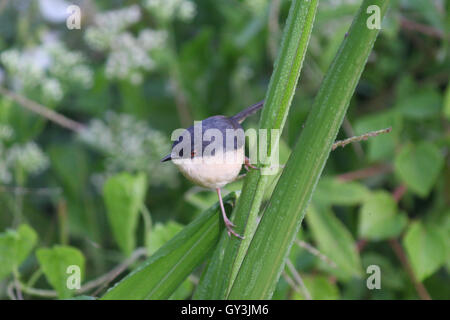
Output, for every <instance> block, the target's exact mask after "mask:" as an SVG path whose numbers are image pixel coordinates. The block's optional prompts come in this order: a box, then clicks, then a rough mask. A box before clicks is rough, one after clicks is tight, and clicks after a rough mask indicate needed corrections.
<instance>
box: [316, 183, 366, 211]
mask: <svg viewBox="0 0 450 320" xmlns="http://www.w3.org/2000/svg"><path fill="white" fill-rule="evenodd" d="M369 195H370V191H369V190H368V189H367V188H366V187H365V186H364V185H363V184H361V183H359V182H343V181H339V180H338V179H336V178H330V177H324V178H322V179H320V180H319V183H318V184H317V189H316V191H315V193H314V197H313V199H314V202H315V203H320V204H321V205H326V204H330V205H343V206H351V205H356V204H359V203H361V202H363V201H364V200H365V199H366V198H367V197H368V196H369Z"/></svg>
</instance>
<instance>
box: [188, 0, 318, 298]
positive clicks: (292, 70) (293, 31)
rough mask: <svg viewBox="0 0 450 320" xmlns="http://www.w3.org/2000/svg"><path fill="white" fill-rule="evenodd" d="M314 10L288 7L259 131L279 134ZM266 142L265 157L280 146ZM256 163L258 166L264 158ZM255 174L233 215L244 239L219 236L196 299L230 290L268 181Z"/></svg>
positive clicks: (307, 4)
mask: <svg viewBox="0 0 450 320" xmlns="http://www.w3.org/2000/svg"><path fill="white" fill-rule="evenodd" d="M317 5H318V0H311V1H305V0H297V1H293V2H292V4H291V9H290V11H289V16H288V19H287V22H286V25H285V28H284V31H283V39H282V41H281V46H280V50H279V54H278V56H277V60H276V62H275V65H274V71H273V73H272V76H271V79H270V83H269V87H268V90H267V93H266V97H265V102H264V108H263V110H262V113H261V118H260V122H259V128H260V129H267V130H268V132H271V131H270V130H271V129H276V130H280V132H282V131H283V127H284V124H285V122H286V118H287V115H288V112H289V108H290V105H291V101H292V98H293V96H294V93H295V90H296V86H297V81H298V78H299V75H300V71H301V69H302V64H303V60H304V58H305V54H306V49H307V47H308V43H309V38H310V35H311V31H312V27H313V23H314V18H315V14H316V9H317ZM271 141H272V140H271V139H269V140H268V144H267V154H271V150H272V148H274V147H275V145H277V144H279V139H278V140H277V141H276V142H275V145H272V143H271ZM280 149H281V148H280ZM258 161H259V162H260V163H261V162H263V159H258ZM260 171H261V170H252V171H250V172H249V173H248V174H247V177H246V179H245V181H244V185H243V188H242V194H241V196H240V197H239V201H238V203H237V205H236V209H235V210H234V212H233V217H232V218H233V222H234V223H235V224H236V226H237V227H236V229H235V230H236V232H238V233H240V234H243V235H244V237H245V239H244V240H242V241H240V240H237V239H228V238H227V235H226V233H224V234H223V235H222V238H221V241H220V244H219V246H220V247H218V248H217V249H216V251H215V252H214V256H213V258H212V259H211V263H210V264H209V265H208V267H207V270H206V272H205V273H204V275H203V276H202V279H201V280H200V283H199V285H198V286H197V290H196V295H195V296H194V297H195V298H199V299H224V298H225V296H226V294H227V292H228V291H229V290H230V289H231V285H232V284H233V280H234V279H235V277H236V275H237V272H238V270H239V268H240V266H241V263H242V262H243V259H244V258H245V256H246V252H247V250H248V247H249V245H250V242H251V240H252V237H253V235H254V233H255V230H256V227H257V225H258V215H259V214H260V206H261V203H262V201H263V199H264V194H265V190H266V188H267V186H268V183H269V182H270V180H271V179H270V176H268V175H261V174H260ZM274 286H275V283H274Z"/></svg>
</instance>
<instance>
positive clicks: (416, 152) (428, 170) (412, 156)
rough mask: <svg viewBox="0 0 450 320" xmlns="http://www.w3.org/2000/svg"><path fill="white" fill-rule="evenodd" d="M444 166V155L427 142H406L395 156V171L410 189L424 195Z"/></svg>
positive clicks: (428, 191)
mask: <svg viewBox="0 0 450 320" xmlns="http://www.w3.org/2000/svg"><path fill="white" fill-rule="evenodd" d="M443 166H444V156H443V155H442V154H441V152H440V151H439V149H438V148H437V147H436V146H434V145H433V144H432V143H429V142H421V143H419V144H417V145H413V144H408V145H406V146H404V147H403V148H402V150H401V151H400V152H399V154H398V155H397V156H396V157H395V173H396V175H397V176H398V177H399V178H400V179H401V180H402V181H403V182H404V183H405V184H406V185H407V186H408V188H409V189H411V191H413V192H414V193H416V194H418V195H419V196H421V197H426V196H427V195H428V194H429V193H430V191H431V189H432V188H433V185H434V183H435V182H436V179H437V178H438V176H439V173H440V172H441V170H442V168H443Z"/></svg>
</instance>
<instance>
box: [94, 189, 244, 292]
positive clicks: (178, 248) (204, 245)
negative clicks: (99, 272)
mask: <svg viewBox="0 0 450 320" xmlns="http://www.w3.org/2000/svg"><path fill="white" fill-rule="evenodd" d="M234 199H236V194H235V193H230V194H228V195H227V196H226V197H224V198H223V200H224V201H230V200H234ZM218 209H219V206H218V203H216V204H215V205H214V206H212V207H211V208H209V209H208V210H207V211H205V212H204V213H203V214H201V215H200V216H199V217H198V218H196V219H195V220H194V221H193V222H191V223H190V224H189V225H187V226H186V227H185V228H184V229H183V230H182V231H180V232H178V233H177V234H176V236H175V237H173V238H172V239H171V240H169V241H168V242H167V243H166V244H164V245H163V246H162V247H161V248H160V249H159V250H158V251H156V252H155V253H154V254H153V255H152V256H151V257H150V258H149V259H148V260H147V261H146V262H144V263H143V264H142V265H141V266H140V267H138V268H137V269H136V270H134V271H133V272H132V273H131V274H129V275H128V276H127V277H125V278H124V279H123V280H122V281H120V282H119V283H118V284H117V285H115V286H114V287H113V288H111V289H110V290H109V291H108V292H107V293H106V294H105V295H104V296H103V297H102V299H139V300H141V299H167V298H169V297H170V296H171V294H172V293H173V292H174V291H175V289H177V287H179V286H180V284H181V283H182V282H183V281H184V280H185V279H186V277H187V276H188V275H189V274H190V273H191V272H192V271H193V270H194V268H195V267H197V266H198V265H199V264H200V263H201V262H203V261H204V260H205V258H206V257H207V256H208V255H209V253H210V251H211V250H212V249H213V248H214V247H215V245H216V244H217V241H218V238H219V234H220V232H221V231H222V229H223V224H221V223H220V222H221V216H220V214H219V210H218Z"/></svg>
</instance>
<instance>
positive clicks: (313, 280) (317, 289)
mask: <svg viewBox="0 0 450 320" xmlns="http://www.w3.org/2000/svg"><path fill="white" fill-rule="evenodd" d="M302 279H303V281H304V283H305V287H306V289H307V290H308V292H309V294H310V295H311V299H312V300H338V299H339V290H338V288H337V286H336V284H334V283H331V282H330V280H329V279H328V277H325V276H307V277H302ZM293 299H295V300H304V299H305V297H303V295H302V294H301V293H299V292H295V293H294V296H293Z"/></svg>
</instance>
